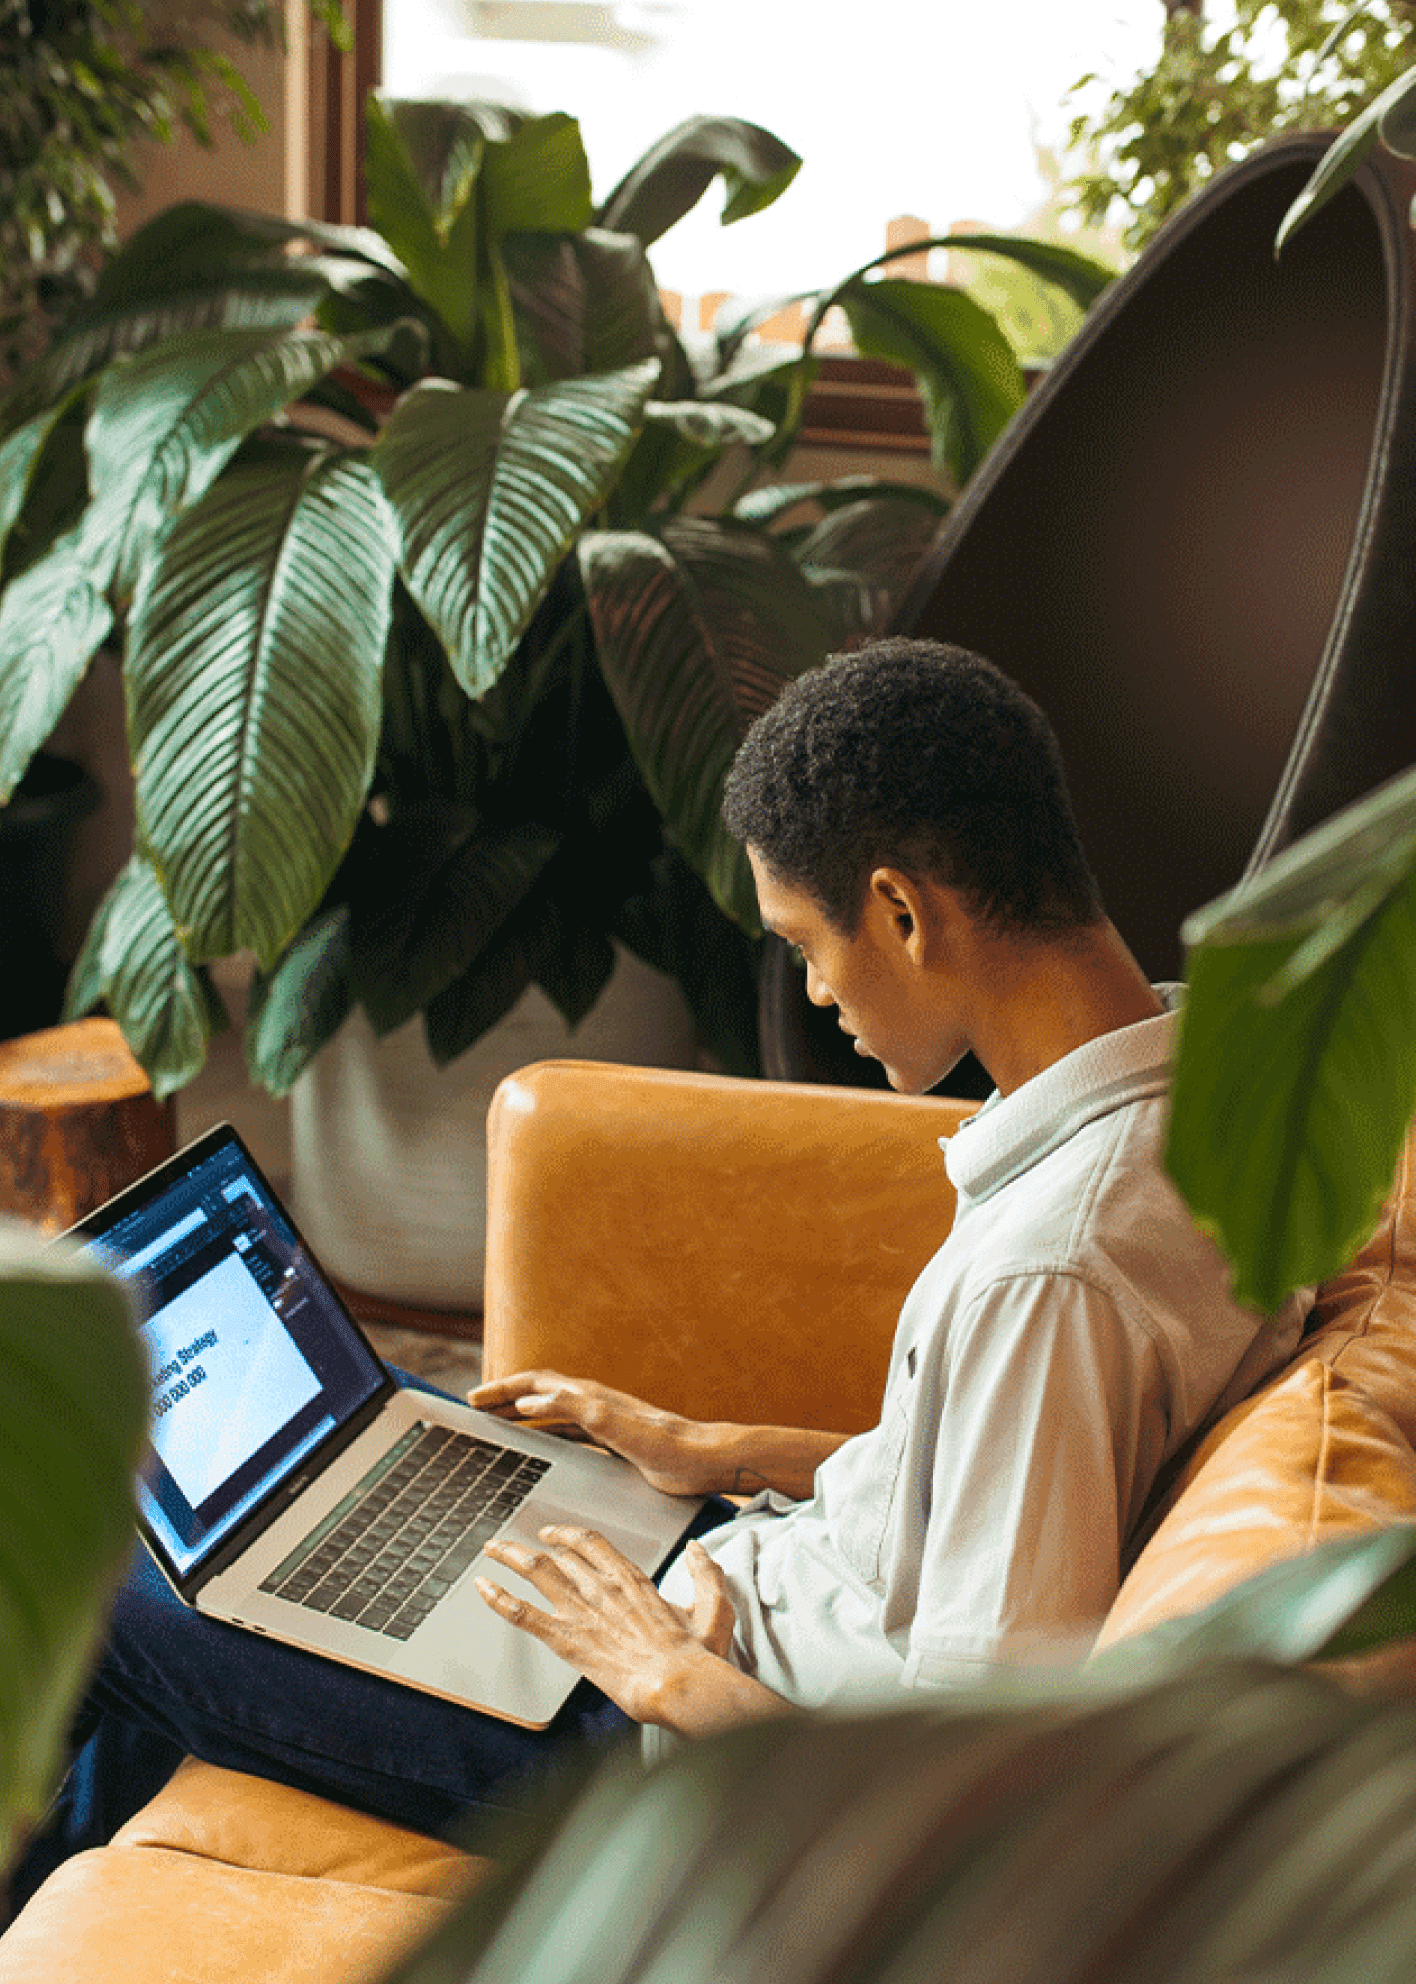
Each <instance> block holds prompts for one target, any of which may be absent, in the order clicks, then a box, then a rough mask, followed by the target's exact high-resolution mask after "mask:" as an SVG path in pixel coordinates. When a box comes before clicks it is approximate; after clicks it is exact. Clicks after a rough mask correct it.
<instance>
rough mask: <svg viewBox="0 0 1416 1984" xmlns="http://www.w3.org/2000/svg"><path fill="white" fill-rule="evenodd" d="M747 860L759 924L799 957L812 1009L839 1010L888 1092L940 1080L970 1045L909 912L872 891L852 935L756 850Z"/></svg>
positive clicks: (917, 1090)
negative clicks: (923, 954) (917, 944)
mask: <svg viewBox="0 0 1416 1984" xmlns="http://www.w3.org/2000/svg"><path fill="white" fill-rule="evenodd" d="M747 858H748V860H749V862H750V863H751V865H752V873H753V878H754V880H755V881H756V883H757V901H758V906H759V908H760V909H761V912H762V921H763V923H764V924H765V925H766V927H767V928H768V929H769V930H773V931H775V932H776V934H777V935H778V936H779V937H780V938H782V939H783V941H784V942H785V943H788V944H791V945H793V946H794V947H795V948H796V950H797V951H799V952H800V954H801V957H802V960H803V962H804V964H805V966H806V996H807V998H808V999H810V1001H811V1003H812V1005H813V1006H835V1007H836V1009H837V1011H838V1013H839V1015H840V1026H841V1030H842V1032H843V1033H848V1034H850V1035H851V1036H852V1038H853V1040H854V1042H855V1051H856V1053H857V1054H860V1055H862V1056H864V1057H866V1058H868V1059H872V1060H876V1061H879V1063H880V1064H881V1066H882V1067H883V1068H884V1070H885V1073H886V1076H887V1078H888V1080H889V1083H890V1086H891V1088H894V1089H899V1090H900V1091H901V1093H902V1094H905V1095H919V1094H922V1093H923V1092H924V1091H925V1090H926V1089H928V1088H932V1087H933V1086H934V1084H935V1083H936V1082H938V1081H942V1079H943V1078H944V1076H945V1075H946V1074H948V1072H949V1070H950V1068H952V1067H953V1066H954V1064H955V1062H956V1061H957V1060H958V1059H959V1058H960V1056H961V1055H962V1054H964V1053H965V1052H966V1051H967V1048H968V1045H969V1043H968V1041H967V1039H966V1038H965V1037H964V1034H963V1032H962V1030H961V1029H960V1028H959V1027H958V1025H957V1023H956V1022H955V1021H954V1020H953V1018H952V1016H951V1015H950V1014H949V1013H948V1011H947V1010H946V1009H944V1007H943V1002H942V1001H941V1000H940V998H939V997H938V992H937V989H936V988H934V987H932V986H931V984H930V982H929V981H928V980H927V978H926V975H925V974H924V973H923V972H922V970H921V969H920V968H919V965H918V961H917V953H916V951H915V950H913V949H912V947H911V944H910V932H909V930H908V928H907V927H906V925H907V924H908V921H909V919H908V916H907V914H905V915H904V916H903V920H902V912H901V909H900V907H899V905H898V904H892V903H891V902H890V901H889V899H888V898H887V897H885V896H882V895H879V894H877V893H876V892H875V890H874V889H872V890H871V892H870V893H869V894H868V896H867V901H866V905H865V908H864V910H863V911H862V914H861V917H860V920H859V922H858V924H857V926H856V929H855V931H854V932H853V933H852V934H851V935H849V936H848V935H846V934H845V933H844V932H842V931H841V930H840V929H838V928H837V926H836V925H835V924H834V923H832V922H831V921H830V919H829V918H828V917H827V916H826V915H825V913H824V911H823V910H822V909H821V906H820V904H819V903H817V901H816V900H815V898H814V897H812V896H810V895H808V894H807V893H806V891H805V890H803V889H799V888H794V887H793V886H792V885H791V884H790V883H787V882H783V881H781V880H779V879H778V877H776V876H775V875H774V874H773V873H772V871H771V869H770V868H769V867H768V866H767V864H766V862H765V861H764V860H763V859H762V857H761V855H759V854H758V852H757V850H756V849H755V848H752V847H749V848H748V850H747Z"/></svg>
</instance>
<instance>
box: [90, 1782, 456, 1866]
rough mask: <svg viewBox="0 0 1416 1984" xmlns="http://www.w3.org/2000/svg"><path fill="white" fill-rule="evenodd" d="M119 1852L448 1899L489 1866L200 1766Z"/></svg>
mask: <svg viewBox="0 0 1416 1984" xmlns="http://www.w3.org/2000/svg"><path fill="white" fill-rule="evenodd" d="M112 1844H113V1845H114V1846H123V1847H130V1846H131V1847H140V1846H141V1847H157V1848H171V1849H173V1850H174V1851H176V1852H179V1853H190V1854H197V1855H199V1856H201V1857H202V1858H203V1859H206V1860H213V1861H220V1862H223V1863H225V1864H226V1865H228V1866H232V1867H250V1868H253V1869H255V1870H257V1871H264V1872H267V1873H278V1874H298V1875H302V1876H304V1877H306V1878H307V1879H324V1880H331V1881H345V1882H350V1883H353V1884H356V1885H358V1886H361V1887H371V1888H387V1889H389V1890H392V1891H397V1892H401V1893H404V1894H413V1895H423V1896H427V1897H432V1898H441V1899H444V1900H445V1899H448V1898H450V1897H453V1896H456V1895H459V1894H461V1893H462V1892H463V1891H464V1889H466V1888H467V1887H469V1886H471V1884H472V1883H473V1881H474V1880H476V1879H477V1878H478V1874H479V1872H480V1871H482V1870H484V1869H485V1867H486V1865H487V1863H486V1862H485V1861H479V1860H476V1859H473V1858H472V1857H471V1856H470V1855H468V1854H466V1853H462V1852H460V1851H459V1850H458V1848H457V1847H455V1846H448V1845H447V1844H445V1843H444V1842H443V1841H442V1840H438V1839H427V1838H425V1837H424V1835H423V1834H422V1833H416V1832H410V1831H408V1830H406V1829H405V1828H403V1827H401V1826H395V1825H390V1824H389V1823H388V1822H387V1821H386V1820H384V1819H375V1818H370V1817H369V1815H368V1814H367V1813H365V1812H356V1811H353V1810H351V1809H350V1808H349V1807H347V1806H344V1805H336V1804H334V1803H332V1802H330V1801H329V1800H328V1799H324V1798H318V1797H316V1796H315V1795H314V1793H312V1792H309V1791H294V1790H292V1789H291V1788H290V1787H289V1786H288V1785H285V1784H274V1783H271V1782H270V1781H269V1780H268V1779H266V1778H263V1777H252V1776H249V1775H247V1774H246V1773H245V1772H243V1771H234V1770H222V1769H220V1768H219V1767H218V1766H217V1765H216V1764H207V1763H200V1762H198V1761H197V1759H196V1758H194V1757H188V1758H187V1760H186V1762H185V1763H183V1764H182V1765H181V1766H180V1767H179V1768H178V1769H177V1770H176V1771H175V1772H174V1773H173V1775H172V1777H171V1778H170V1779H169V1780H168V1782H167V1783H166V1784H165V1785H164V1786H163V1788H162V1790H161V1791H159V1792H158V1794H157V1796H156V1797H155V1798H152V1799H150V1800H149V1801H148V1803H147V1804H146V1805H144V1807H143V1808H142V1810H141V1811H140V1812H138V1813H137V1814H136V1815H135V1816H134V1817H133V1818H131V1819H130V1820H129V1821H128V1823H127V1825H125V1826H123V1827H121V1828H120V1829H119V1831H118V1832H117V1833H115V1834H114V1837H113V1841H112Z"/></svg>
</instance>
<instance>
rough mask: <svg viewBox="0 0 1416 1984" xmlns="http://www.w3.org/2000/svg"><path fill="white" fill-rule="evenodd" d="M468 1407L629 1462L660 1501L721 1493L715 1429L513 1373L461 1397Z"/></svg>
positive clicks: (547, 1376)
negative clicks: (568, 1433) (565, 1433)
mask: <svg viewBox="0 0 1416 1984" xmlns="http://www.w3.org/2000/svg"><path fill="white" fill-rule="evenodd" d="M467 1401H468V1404H469V1405H474V1406H476V1408H477V1409H478V1411H479V1412H490V1413H494V1414H495V1415H496V1416H497V1417H498V1418H499V1419H514V1420H520V1421H521V1422H522V1423H523V1424H525V1425H527V1426H539V1427H541V1428H543V1429H544V1430H545V1431H546V1432H550V1433H555V1432H560V1431H562V1430H564V1429H566V1428H571V1429H573V1430H575V1431H577V1432H579V1433H583V1434H584V1435H585V1436H586V1438H587V1439H591V1440H593V1441H595V1443H596V1444H597V1445H598V1446H602V1447H608V1448H609V1449H610V1451H611V1453H616V1454H619V1455H621V1456H622V1457H623V1458H624V1459H625V1460H627V1461H630V1462H631V1463H632V1464H633V1465H634V1466H635V1467H637V1468H638V1469H639V1472H640V1473H641V1474H642V1475H643V1476H644V1479H645V1480H646V1481H647V1482H648V1483H649V1485H650V1487H651V1488H658V1489H661V1490H662V1491H663V1492H664V1493H665V1494H666V1495H708V1494H712V1493H713V1492H714V1490H715V1489H719V1488H721V1487H722V1486H723V1485H724V1484H723V1481H722V1478H721V1477H722V1471H723V1470H722V1466H721V1463H720V1462H719V1461H718V1460H717V1457H716V1454H715V1451H714V1448H715V1444H716V1443H715V1442H714V1440H713V1437H712V1431H713V1429H711V1428H709V1427H706V1426H702V1425H700V1424H699V1423H698V1422H697V1421H696V1420H692V1419H684V1418H682V1417H681V1416H680V1415H679V1414H678V1413H675V1412H663V1411H661V1410H660V1409H659V1408H658V1407H657V1406H653V1405H646V1404H645V1403H644V1401H643V1400H642V1399H637V1398H632V1397H631V1396H630V1395H629V1393H628V1392H617V1391H613V1390H611V1388H610V1387H609V1386H608V1385H597V1384H594V1383H592V1382H591V1381H590V1380H589V1379H585V1378H566V1377H563V1376H562V1375H561V1373H560V1372H559V1371H518V1372H516V1373H515V1374H514V1375H513V1376H511V1377H509V1378H497V1379H495V1380H494V1381H493V1382H492V1383H491V1384H486V1385H479V1386H478V1387H477V1389H476V1390H475V1391H471V1392H469V1393H468V1394H467Z"/></svg>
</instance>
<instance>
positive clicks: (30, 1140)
mask: <svg viewBox="0 0 1416 1984" xmlns="http://www.w3.org/2000/svg"><path fill="white" fill-rule="evenodd" d="M175 1145H176V1135H175V1112H174V1110H173V1106H172V1104H171V1102H170V1101H169V1102H159V1101H158V1100H157V1098H156V1096H155V1095H154V1094H153V1092H152V1090H151V1088H150V1087H149V1086H148V1080H147V1076H146V1075H145V1074H144V1073H143V1071H142V1069H141V1067H140V1066H139V1065H138V1063H137V1062H136V1061H135V1060H134V1059H133V1056H132V1055H131V1054H130V1053H129V1051H128V1046H127V1043H126V1042H125V1041H124V1039H123V1036H122V1034H121V1032H120V1031H119V1029H118V1027H117V1026H116V1024H115V1023H114V1022H113V1021H112V1020H107V1019H87V1020H75V1021H73V1022H72V1023H71V1024H70V1025H68V1026H56V1027H49V1028H47V1029H46V1030H45V1031H44V1032H42V1033H28V1034H22V1035H21V1036H20V1038H19V1039H17V1040H5V1041H0V1212H5V1213H12V1214H17V1215H18V1216H19V1217H20V1218H21V1219H26V1220H30V1221H32V1222H33V1223H34V1224H36V1225H37V1226H39V1227H41V1228H42V1229H43V1230H44V1231H45V1232H46V1233H61V1232H62V1231H63V1230H64V1228H65V1227H66V1226H72V1225H73V1223H74V1221H75V1220H76V1219H82V1218H83V1216H84V1214H85V1213H88V1212H92V1211H93V1209H94V1207H95V1206H99V1205H102V1204H103V1201H104V1200H105V1199H109V1198H112V1196H113V1194H114V1193H115V1192H119V1191H121V1190H122V1189H123V1187H124V1186H125V1185H131V1184H132V1182H133V1180H134V1179H135V1178H140V1177H141V1176H142V1175H143V1173H144V1172H145V1171H150V1170H151V1169H152V1167H153V1165H155V1164H158V1163H160V1162H161V1161H162V1159H163V1158H164V1157H168V1156H170V1155H171V1153H172V1151H173V1149H174V1148H175Z"/></svg>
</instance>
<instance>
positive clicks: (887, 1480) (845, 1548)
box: [839, 1382, 912, 1594]
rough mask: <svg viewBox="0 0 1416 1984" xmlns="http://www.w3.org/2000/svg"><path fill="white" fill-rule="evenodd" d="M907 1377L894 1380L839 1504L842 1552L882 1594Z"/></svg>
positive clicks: (906, 1421)
mask: <svg viewBox="0 0 1416 1984" xmlns="http://www.w3.org/2000/svg"><path fill="white" fill-rule="evenodd" d="M911 1390H912V1387H911V1386H910V1384H909V1383H908V1382H906V1383H903V1384H900V1385H897V1386H896V1387H895V1389H894V1392H893V1394H892V1396H891V1397H890V1398H888V1399H887V1400H886V1402H885V1411H884V1414H883V1416H882V1418H881V1422H880V1424H879V1426H878V1427H877V1428H876V1430H875V1432H874V1433H873V1434H872V1435H871V1437H870V1439H869V1441H868V1442H867V1443H866V1450H865V1451H864V1452H862V1454H861V1455H860V1472H859V1475H858V1476H857V1479H856V1481H855V1482H854V1483H853V1484H852V1485H853V1491H854V1492H853V1493H851V1494H850V1495H849V1496H848V1497H847V1498H846V1500H845V1503H844V1505H843V1506H842V1509H841V1520H840V1531H839V1542H840V1550H841V1555H842V1557H844V1559H845V1561H846V1563H847V1564H848V1565H849V1567H850V1568H851V1570H853V1571H854V1572H855V1574H856V1576H857V1577H859V1578H863V1579H864V1580H865V1582H866V1583H867V1584H868V1585H869V1586H870V1587H871V1589H872V1590H873V1591H877V1592H881V1593H882V1594H883V1592H884V1589H885V1585H884V1578H883V1576H882V1562H883V1559H884V1555H885V1538H886V1535H887V1533H888V1531H889V1527H890V1518H891V1515H892V1514H893V1512H894V1508H895V1503H896V1500H897V1498H898V1495H899V1487H900V1470H901V1467H902V1465H903V1462H904V1456H905V1442H906V1440H907V1439H908V1437H909V1430H910V1409H909V1408H910V1394H911Z"/></svg>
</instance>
